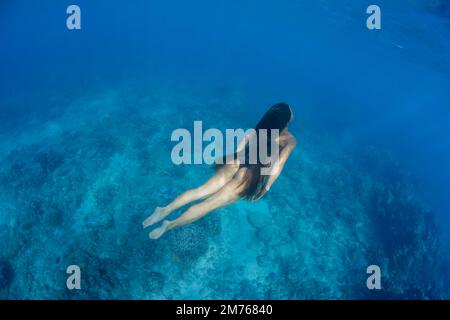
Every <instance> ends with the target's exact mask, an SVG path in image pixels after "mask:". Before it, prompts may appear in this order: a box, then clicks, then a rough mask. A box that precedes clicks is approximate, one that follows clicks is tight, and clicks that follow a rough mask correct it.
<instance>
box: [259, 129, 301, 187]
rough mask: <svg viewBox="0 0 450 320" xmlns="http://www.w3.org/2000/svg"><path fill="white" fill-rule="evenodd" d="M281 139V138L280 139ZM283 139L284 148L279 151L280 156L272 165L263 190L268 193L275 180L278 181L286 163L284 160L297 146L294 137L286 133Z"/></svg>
mask: <svg viewBox="0 0 450 320" xmlns="http://www.w3.org/2000/svg"><path fill="white" fill-rule="evenodd" d="M280 138H281V137H280ZM282 139H283V144H284V147H283V148H282V149H281V152H280V155H279V157H278V160H277V161H276V162H275V163H274V165H273V168H272V171H271V174H270V176H269V178H268V180H267V183H266V185H265V186H264V188H265V189H266V191H269V190H270V188H271V187H272V185H273V183H274V182H275V180H277V179H278V177H279V176H280V173H281V171H282V170H283V167H284V165H285V163H286V160H287V159H288V158H289V156H290V154H291V152H292V150H294V148H295V146H296V145H297V140H296V139H295V137H294V136H293V135H292V134H290V133H288V134H287V135H286V136H285V137H283V138H282ZM281 144H282V143H281V139H280V145H281Z"/></svg>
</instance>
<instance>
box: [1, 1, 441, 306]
mask: <svg viewBox="0 0 450 320" xmlns="http://www.w3.org/2000/svg"><path fill="white" fill-rule="evenodd" d="M74 3H75V4H77V5H79V7H80V8H81V12H82V29H81V30H73V31H69V30H68V29H67V28H66V18H67V14H66V9H67V7H68V6H69V5H71V4H74ZM370 4H372V3H371V2H368V1H359V0H358V1H350V0H341V1H331V0H321V1H293V0H283V1H276V2H274V1H266V0H259V1H222V0H217V1H206V0H193V1H181V0H171V1H161V0H151V1H147V0H134V1H119V0H114V1H112V0H97V1H88V0H75V1H65V0H63V1H62V0H45V1H40V2H36V1H25V0H14V1H13V0H2V1H1V2H0V119H1V125H0V228H1V231H0V298H5V299H43V298H45V299H238V298H242V299H243V298H245V299H264V298H270V299H392V298H399V299H416V298H418V299H442V298H450V279H449V276H448V274H449V271H450V261H449V256H450V255H449V253H450V246H449V243H450V237H449V234H450V215H449V213H450V205H449V202H448V199H447V198H448V195H449V194H450V165H449V164H450V125H449V124H450V110H449V109H450V108H449V107H450V41H449V40H450V3H449V2H448V1H447V0H434V1H425V0H422V1H420V0H398V1H388V0H378V1H377V3H376V4H377V5H379V6H380V8H381V12H382V15H381V16H382V29H381V30H372V31H371V30H368V29H367V28H366V19H367V17H368V15H367V14H366V9H367V7H368V5H370ZM280 101H285V102H287V103H289V104H290V105H291V107H292V109H293V112H294V121H293V123H292V125H291V131H292V132H293V134H294V135H295V136H296V137H297V140H298V146H297V148H296V149H295V151H294V153H293V154H292V156H291V157H290V158H289V160H288V162H287V164H286V167H285V169H284V171H283V174H282V175H281V177H280V178H279V180H278V181H277V182H276V183H275V184H274V186H273V188H272V189H271V191H270V193H268V194H267V195H266V196H265V197H264V198H263V199H261V200H260V201H258V202H255V203H251V202H245V201H240V202H238V203H235V204H232V205H231V206H229V207H225V208H222V209H219V210H216V211H215V212H213V213H211V214H210V215H208V216H207V217H205V218H203V219H201V220H199V221H197V222H195V223H194V224H191V225H189V226H186V227H183V228H180V229H176V230H172V231H170V232H169V233H167V234H166V235H164V236H163V237H162V238H161V239H159V240H157V241H151V240H149V239H148V231H146V230H143V229H142V225H141V222H142V221H143V220H144V219H145V218H146V217H147V215H148V214H149V213H151V211H152V210H153V209H154V207H156V206H158V205H165V204H167V203H168V202H169V201H171V200H172V199H173V198H174V197H175V196H176V195H178V194H179V193H180V192H182V191H184V190H185V189H187V188H192V187H195V186H198V185H199V184H201V183H202V182H204V181H205V180H206V179H207V178H209V176H210V175H211V174H212V170H211V169H210V168H209V167H208V166H207V165H205V164H204V165H180V166H176V165H174V164H173V163H172V161H171V158H170V154H171V150H172V147H173V146H174V143H173V142H171V141H170V136H171V133H172V132H173V130H175V129H177V128H187V129H189V130H191V129H192V127H193V122H194V121H195V120H202V121H203V126H204V127H205V128H220V129H225V128H250V127H252V126H254V125H255V124H256V122H257V121H258V120H259V118H260V117H261V116H262V114H263V113H264V112H265V111H266V109H267V108H268V107H269V106H270V105H272V104H273V103H276V102H280ZM181 212H182V210H180V211H179V212H178V213H181ZM73 264H75V265H78V266H80V268H81V270H82V280H81V281H82V282H81V285H82V288H81V290H73V291H69V290H67V289H66V280H67V277H68V275H67V274H66V268H67V266H69V265H73ZM372 264H376V265H379V266H380V268H381V272H382V289H381V290H368V289H367V287H366V279H367V277H368V275H367V274H366V268H367V266H369V265H372Z"/></svg>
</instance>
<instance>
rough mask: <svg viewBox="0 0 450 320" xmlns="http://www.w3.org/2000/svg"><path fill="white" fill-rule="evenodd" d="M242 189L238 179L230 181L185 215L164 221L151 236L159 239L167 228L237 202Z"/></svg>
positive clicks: (185, 222)
mask: <svg viewBox="0 0 450 320" xmlns="http://www.w3.org/2000/svg"><path fill="white" fill-rule="evenodd" d="M239 192H240V190H238V188H236V181H234V180H232V181H230V182H229V183H228V184H227V185H226V186H225V187H223V189H222V190H220V191H218V192H217V193H215V194H213V195H212V196H210V197H209V198H207V199H206V200H204V201H202V202H200V203H199V204H196V205H193V206H192V207H190V208H189V209H188V210H187V211H186V212H185V213H183V215H181V216H180V217H179V218H177V219H175V220H173V221H168V220H166V221H164V222H163V224H162V226H161V227H159V228H156V229H155V230H153V231H152V232H150V235H149V236H150V238H151V239H158V238H159V237H161V236H162V235H163V234H164V232H166V231H167V230H170V229H173V228H178V227H181V226H184V225H186V224H189V223H192V222H194V221H196V220H198V219H200V218H202V217H204V216H205V215H207V214H208V213H209V212H211V211H213V210H215V209H218V208H221V207H224V206H226V205H229V204H231V203H233V202H236V201H237V200H239V199H240V198H241V196H240V195H239Z"/></svg>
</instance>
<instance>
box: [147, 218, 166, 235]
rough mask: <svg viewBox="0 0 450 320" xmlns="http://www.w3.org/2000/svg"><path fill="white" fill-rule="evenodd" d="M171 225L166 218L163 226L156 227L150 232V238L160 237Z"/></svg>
mask: <svg viewBox="0 0 450 320" xmlns="http://www.w3.org/2000/svg"><path fill="white" fill-rule="evenodd" d="M169 225H170V222H169V221H167V220H165V221H164V222H163V224H162V226H161V227H159V228H156V229H155V230H153V231H152V232H150V234H149V237H150V239H153V240H156V239H158V238H159V237H161V236H162V235H163V234H164V232H166V231H167V229H168V228H169Z"/></svg>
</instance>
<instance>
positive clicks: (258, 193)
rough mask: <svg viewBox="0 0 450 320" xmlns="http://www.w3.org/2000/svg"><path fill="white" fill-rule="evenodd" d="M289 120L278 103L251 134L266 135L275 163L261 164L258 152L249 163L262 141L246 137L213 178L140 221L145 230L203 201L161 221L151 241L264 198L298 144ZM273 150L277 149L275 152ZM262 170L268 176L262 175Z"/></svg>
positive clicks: (290, 116) (287, 111) (289, 112)
mask: <svg viewBox="0 0 450 320" xmlns="http://www.w3.org/2000/svg"><path fill="white" fill-rule="evenodd" d="M292 119H293V114H292V110H291V108H290V107H289V106H288V105H287V104H285V103H278V104H276V105H274V106H272V107H271V108H270V109H269V110H268V111H267V112H266V113H265V114H264V116H263V117H262V119H261V120H260V121H259V122H258V124H257V125H256V127H255V130H253V132H258V133H259V132H261V130H263V131H266V132H267V134H266V135H264V137H266V138H267V139H266V140H267V145H266V146H267V147H266V149H267V150H266V151H268V152H267V155H268V156H271V155H273V154H276V155H278V156H277V157H276V158H275V161H274V163H270V162H269V163H268V162H267V161H263V159H262V157H260V152H257V157H256V161H252V160H250V161H249V154H250V152H251V151H250V149H251V148H250V145H251V144H252V143H251V142H255V141H256V142H257V143H254V144H253V145H255V146H256V148H257V150H259V148H261V143H259V142H260V141H258V140H259V139H261V135H260V134H252V133H248V134H246V135H245V138H244V139H243V140H242V141H241V142H240V143H239V145H238V147H237V149H236V152H235V153H234V154H232V155H231V156H230V155H228V156H226V157H224V159H223V160H224V161H221V162H223V164H216V166H215V169H216V173H215V175H214V176H213V177H212V178H210V179H209V180H208V181H207V182H206V183H205V184H203V185H201V186H200V187H198V188H195V189H191V190H188V191H186V192H184V193H183V194H181V195H180V196H178V197H177V198H176V199H175V200H173V201H172V202H171V203H169V204H168V205H167V206H165V207H157V208H156V209H155V211H154V212H153V214H152V215H151V216H150V217H148V218H147V219H146V220H145V221H144V222H143V226H144V228H146V227H148V226H151V225H153V224H155V223H158V222H160V221H161V220H163V219H164V218H166V217H167V216H168V215H169V214H171V213H172V212H173V211H175V210H177V209H179V208H181V207H182V206H185V205H187V204H189V203H191V202H193V201H196V200H200V199H203V201H202V202H200V203H198V204H195V205H193V206H191V207H189V208H188V209H187V210H186V212H184V213H183V214H182V215H181V216H180V217H179V218H177V219H175V220H172V221H169V220H164V222H163V223H162V225H161V226H160V227H158V228H156V229H155V230H153V231H152V232H150V234H149V236H150V238H151V239H158V238H159V237H161V236H162V235H163V234H164V232H166V231H168V230H170V229H173V228H177V227H181V226H183V225H186V224H189V223H192V222H194V221H196V220H198V219H200V218H202V217H204V216H205V215H207V214H208V213H210V212H211V211H213V210H215V209H217V208H221V207H224V206H227V205H229V204H231V203H233V202H236V201H238V200H240V199H242V198H244V199H247V200H250V201H256V200H258V199H260V198H261V197H262V196H264V194H266V193H267V191H269V190H270V188H271V186H272V185H273V183H274V182H275V180H277V178H278V177H279V176H280V173H281V171H282V170H283V167H284V164H285V163H286V160H287V158H288V157H289V155H290V154H291V152H292V150H293V149H294V148H295V146H296V144H297V142H296V140H295V138H294V136H293V135H292V134H291V133H290V132H289V131H288V124H289V123H290V122H291V121H292ZM264 129H265V130H264ZM273 133H275V134H273ZM277 133H279V134H277ZM274 136H275V137H276V138H274V140H275V141H272V140H271V139H273V138H272V137H274ZM262 145H264V142H263V144H262ZM274 147H275V148H277V150H275V152H274V150H273V148H274ZM270 159H272V158H270ZM242 160H244V161H242ZM264 169H266V170H268V171H270V173H262V172H263V170H264Z"/></svg>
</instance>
